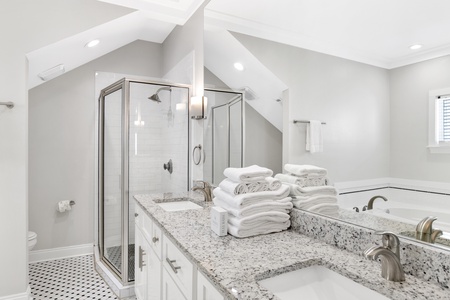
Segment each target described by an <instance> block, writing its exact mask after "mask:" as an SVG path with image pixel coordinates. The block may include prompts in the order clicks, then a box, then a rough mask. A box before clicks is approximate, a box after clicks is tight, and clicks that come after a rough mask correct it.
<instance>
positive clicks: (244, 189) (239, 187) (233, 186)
mask: <svg viewBox="0 0 450 300" xmlns="http://www.w3.org/2000/svg"><path fill="white" fill-rule="evenodd" d="M248 185H249V184H248V183H242V182H234V181H231V180H230V179H228V178H225V179H224V180H222V181H221V182H220V183H219V187H220V188H221V189H222V190H224V191H225V192H227V193H230V194H233V195H240V194H245V193H248Z"/></svg>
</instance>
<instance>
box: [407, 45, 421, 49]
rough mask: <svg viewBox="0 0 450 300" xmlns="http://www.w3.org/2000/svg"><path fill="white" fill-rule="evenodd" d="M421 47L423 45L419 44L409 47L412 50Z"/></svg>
mask: <svg viewBox="0 0 450 300" xmlns="http://www.w3.org/2000/svg"><path fill="white" fill-rule="evenodd" d="M420 48H422V45H419V44H416V45H412V46H410V47H409V49H411V50H417V49H420Z"/></svg>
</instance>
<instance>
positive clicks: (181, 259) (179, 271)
mask: <svg viewBox="0 0 450 300" xmlns="http://www.w3.org/2000/svg"><path fill="white" fill-rule="evenodd" d="M163 266H164V269H165V270H166V271H167V273H168V275H169V276H170V277H171V278H172V279H173V281H174V282H175V284H176V286H177V287H178V288H179V290H180V291H181V292H182V293H183V295H184V297H185V299H187V300H192V299H194V295H193V293H194V291H195V289H194V286H193V285H194V278H195V277H196V275H197V274H196V272H197V268H196V266H194V264H193V263H192V262H191V261H190V260H189V259H187V257H186V256H184V254H183V253H182V252H181V251H180V250H179V249H178V248H177V247H176V246H175V245H174V244H173V243H172V242H171V241H170V240H169V239H168V238H164V239H163ZM163 280H164V279H163ZM167 280H168V279H167ZM163 294H164V291H163ZM163 299H166V298H164V297H163Z"/></svg>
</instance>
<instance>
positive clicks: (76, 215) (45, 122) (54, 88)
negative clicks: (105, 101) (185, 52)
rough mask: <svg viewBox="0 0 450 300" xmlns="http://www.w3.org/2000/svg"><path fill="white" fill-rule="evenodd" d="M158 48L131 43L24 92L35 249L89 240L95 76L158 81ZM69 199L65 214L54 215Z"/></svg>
mask: <svg viewBox="0 0 450 300" xmlns="http://www.w3.org/2000/svg"><path fill="white" fill-rule="evenodd" d="M161 61H162V46H161V45H160V44H155V43H149V42H143V41H136V42H134V43H131V44H129V45H127V46H124V47H122V48H120V49H118V50H115V51H113V52H111V53H109V54H107V55H105V56H103V57H101V58H99V59H96V60H94V61H92V62H90V63H88V64H85V65H83V66H81V67H79V68H77V69H75V70H73V71H70V72H68V73H66V74H64V75H62V76H60V77H58V78H56V79H54V80H52V81H50V82H48V83H44V84H42V85H40V86H38V87H36V88H33V89H31V90H30V91H29V139H28V142H29V185H28V187H29V228H30V230H32V231H35V232H37V234H38V243H37V245H36V247H35V249H36V250H38V249H48V248H57V247H66V246H72V245H81V244H89V243H93V241H94V196H95V195H94V184H95V180H96V178H94V165H95V150H94V149H95V145H94V134H95V105H96V101H97V99H95V72H96V71H104V72H114V73H122V74H131V75H138V76H148V77H157V78H159V77H162V76H161V73H162V65H161ZM64 199H71V200H75V201H76V205H75V206H74V207H73V210H72V211H70V212H69V213H64V214H60V213H57V212H56V204H57V202H58V201H61V200H64Z"/></svg>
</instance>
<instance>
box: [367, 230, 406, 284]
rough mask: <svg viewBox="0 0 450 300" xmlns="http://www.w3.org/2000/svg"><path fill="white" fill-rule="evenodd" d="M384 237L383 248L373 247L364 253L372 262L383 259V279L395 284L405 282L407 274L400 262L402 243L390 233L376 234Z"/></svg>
mask: <svg viewBox="0 0 450 300" xmlns="http://www.w3.org/2000/svg"><path fill="white" fill-rule="evenodd" d="M375 234H379V235H382V243H383V245H382V246H373V247H370V248H369V249H367V250H366V251H364V256H365V257H366V258H368V259H371V260H377V259H378V257H380V258H381V277H383V278H385V279H387V280H390V281H395V282H400V281H405V273H404V272H403V266H402V264H401V262H400V241H399V239H398V237H397V236H396V235H395V234H394V233H392V232H388V231H381V232H375Z"/></svg>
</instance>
